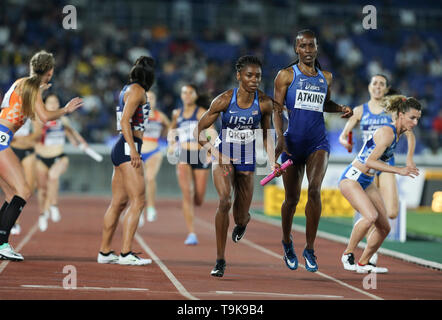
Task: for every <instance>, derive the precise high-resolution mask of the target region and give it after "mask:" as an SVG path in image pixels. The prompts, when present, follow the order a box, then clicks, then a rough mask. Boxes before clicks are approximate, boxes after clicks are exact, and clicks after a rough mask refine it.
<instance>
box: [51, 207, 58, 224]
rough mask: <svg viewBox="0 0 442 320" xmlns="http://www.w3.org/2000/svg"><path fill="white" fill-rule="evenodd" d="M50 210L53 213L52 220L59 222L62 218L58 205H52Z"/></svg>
mask: <svg viewBox="0 0 442 320" xmlns="http://www.w3.org/2000/svg"><path fill="white" fill-rule="evenodd" d="M49 212H50V213H51V220H52V221H53V222H58V221H60V220H61V215H60V211H59V210H58V207H57V206H50V207H49Z"/></svg>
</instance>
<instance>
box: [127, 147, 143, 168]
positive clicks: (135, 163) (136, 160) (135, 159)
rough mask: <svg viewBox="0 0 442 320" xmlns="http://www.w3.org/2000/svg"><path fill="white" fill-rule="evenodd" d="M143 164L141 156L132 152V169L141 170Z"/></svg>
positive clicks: (136, 152)
mask: <svg viewBox="0 0 442 320" xmlns="http://www.w3.org/2000/svg"><path fill="white" fill-rule="evenodd" d="M141 163H142V160H141V156H140V154H139V153H138V151H136V150H131V151H130V164H131V165H132V167H134V168H139V167H140V166H141Z"/></svg>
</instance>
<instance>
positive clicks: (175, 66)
mask: <svg viewBox="0 0 442 320" xmlns="http://www.w3.org/2000/svg"><path fill="white" fill-rule="evenodd" d="M2 1H3V2H2V7H6V6H7V8H8V11H7V13H6V11H5V12H3V11H2V12H0V97H1V96H2V94H4V92H5V90H7V88H8V87H9V86H10V85H11V81H13V79H16V78H18V77H21V76H26V75H27V74H28V72H29V71H28V68H29V66H28V61H29V58H30V56H32V54H33V53H35V52H36V51H38V50H40V49H42V48H45V49H47V50H49V51H52V52H53V53H54V55H55V59H56V63H57V67H56V73H55V75H54V78H53V79H54V80H53V83H54V86H53V89H54V90H56V91H57V94H59V95H60V99H61V100H62V101H64V102H67V101H69V100H70V99H71V98H72V97H74V96H76V95H81V96H83V97H84V98H85V101H86V103H85V107H84V108H83V110H82V111H81V112H79V113H78V114H75V115H71V116H70V117H72V119H73V120H74V123H76V124H77V126H78V128H80V129H81V130H80V131H81V134H82V135H84V136H85V137H87V138H88V139H90V142H98V143H103V142H106V141H111V140H112V139H111V136H112V135H115V134H117V133H116V131H115V114H114V107H115V105H116V103H117V99H118V94H119V90H121V87H122V85H123V84H124V83H127V81H128V79H127V74H128V73H129V70H130V68H131V66H132V64H133V62H134V61H135V59H136V58H137V57H138V56H140V55H151V56H153V57H154V58H155V60H156V82H155V86H156V88H155V90H156V91H157V92H158V102H159V106H160V108H161V109H162V111H164V112H165V113H166V114H167V115H168V116H170V113H171V112H172V110H173V109H174V108H176V107H177V101H179V92H180V90H179V88H180V86H181V83H182V82H183V81H186V82H191V83H196V84H197V85H198V86H199V87H201V88H202V90H203V91H205V92H207V93H209V94H210V95H211V96H212V97H215V96H217V95H218V94H219V93H220V92H223V91H225V90H226V89H227V88H230V87H232V86H236V85H237V82H236V80H235V73H234V72H232V71H234V68H235V66H234V61H235V60H236V59H237V58H238V57H239V56H240V55H243V54H254V55H257V56H259V57H260V58H261V59H262V61H263V79H262V85H261V88H260V89H262V90H263V91H265V92H266V93H268V94H270V95H272V94H273V80H274V77H275V76H276V73H277V71H278V70H279V69H280V68H281V67H283V66H285V65H287V64H288V63H289V62H290V61H294V59H295V58H296V57H295V55H294V54H293V43H291V40H290V39H293V35H294V33H296V31H298V30H301V29H304V28H314V29H315V31H316V32H317V35H318V42H319V51H320V53H319V57H318V60H319V61H320V63H321V65H322V67H323V69H325V70H328V71H331V72H332V73H333V79H334V80H333V85H332V87H331V90H332V97H333V99H334V100H336V101H337V102H338V103H341V104H347V105H350V106H356V105H359V104H361V103H364V102H366V101H367V93H366V92H367V83H366V81H368V80H367V79H369V78H370V76H371V75H373V74H377V73H381V74H385V75H386V76H387V77H388V78H389V79H390V81H391V82H392V85H393V87H396V88H399V90H400V91H401V93H403V94H406V95H407V96H415V97H416V98H418V99H422V100H423V101H424V104H425V107H426V110H425V112H423V116H422V120H421V123H422V126H419V127H418V128H416V130H421V128H422V129H423V130H425V129H427V130H433V131H432V132H433V133H432V134H433V136H434V135H435V134H438V135H439V136H440V131H436V129H434V128H435V127H436V128H440V126H439V125H438V123H439V122H440V116H441V115H440V113H439V114H438V111H439V109H440V103H439V101H440V100H441V99H442V94H441V93H440V92H441V90H442V61H441V54H440V52H441V50H440V46H441V43H442V40H441V39H442V37H441V31H440V30H442V27H441V23H442V19H440V18H441V17H439V19H436V18H435V19H434V23H435V24H434V25H435V26H434V27H431V28H430V27H428V25H429V21H428V19H427V20H425V21H424V23H423V24H422V25H421V27H420V25H419V22H420V21H421V19H422V16H420V15H419V14H416V15H415V21H414V22H413V28H412V29H401V28H400V27H398V26H397V25H400V24H399V22H400V18H401V17H400V16H399V14H398V13H397V12H394V10H393V9H392V8H393V7H391V6H390V8H391V10H393V13H387V12H386V11H385V10H384V11H382V12H383V13H382V14H384V16H385V18H386V19H387V18H388V26H391V28H387V29H388V30H385V27H386V25H387V24H385V25H383V30H382V32H378V31H380V30H372V31H369V32H367V31H366V30H361V29H360V28H357V27H356V25H357V24H359V26H360V21H361V19H360V18H361V13H360V6H359V5H356V6H355V7H354V8H356V7H357V8H356V9H357V10H356V9H355V11H354V12H353V13H354V15H351V14H349V12H350V11H342V12H341V11H340V10H337V9H336V6H329V5H324V6H322V7H320V8H319V7H316V6H318V5H320V3H326V2H325V1H322V2H321V1H319V2H317V1H315V2H314V3H313V4H311V7H310V8H309V10H307V11H308V12H304V11H305V10H306V9H305V8H304V11H302V10H299V12H298V11H297V9H298V7H297V6H295V5H294V3H295V2H293V1H288V0H278V1H277V3H275V2H270V1H262V0H248V1H245V0H229V1H221V0H216V1H215V0H213V1H210V3H206V2H205V1H202V0H167V1H166V0H165V1H154V0H151V1H146V2H142V1H138V0H127V1H122V0H107V1H106V5H105V6H103V5H97V4H95V2H91V3H90V4H89V3H88V5H87V6H86V2H85V1H76V6H79V10H78V12H79V14H81V17H82V19H86V21H88V22H89V21H90V24H89V23H83V24H82V28H81V30H75V31H67V30H64V29H62V28H61V27H60V25H61V21H60V12H61V9H62V7H63V6H64V5H65V4H67V1H65V0H57V1H49V0H41V2H39V5H38V6H37V5H32V6H31V5H30V3H31V2H27V1H17V0H2ZM4 2H6V4H4ZM345 3H346V8H351V7H352V2H351V1H345ZM402 5H404V6H406V5H407V1H404V2H403V3H402V2H401V6H402ZM131 6H133V7H131ZM136 6H140V8H141V7H143V8H147V7H148V8H150V9H151V10H144V11H143V17H144V14H145V17H146V18H145V19H144V20H142V21H138V20H139V19H134V13H136V12H135V11H134V10H135V9H136V8H138V7H136ZM134 8H135V9H134ZM275 10H276V11H275ZM348 10H350V9H348ZM430 10H431V9H430ZM295 11H296V14H294V12H295ZM396 11H397V10H396ZM275 12H285V13H287V15H283V16H277V17H276V18H275V16H274V15H272V14H274V13H275ZM309 12H310V13H311V14H312V12H313V13H314V12H316V15H312V16H309V14H308V13H309ZM379 12H381V10H379ZM292 15H293V16H296V17H297V19H294V20H293V21H294V22H293V25H290V27H289V28H287V21H288V20H289V18H288V17H289V16H290V17H291V16H292ZM319 16H320V19H318V18H317V17H319ZM384 16H383V17H384ZM427 18H428V17H427ZM87 19H90V20H87ZM92 20H93V21H92ZM379 20H381V19H379ZM290 21H291V20H290ZM336 21H340V22H339V23H337V22H336ZM341 22H342V23H341ZM378 22H379V23H380V21H378ZM386 23H387V22H386ZM266 26H267V27H272V28H269V30H267V29H266ZM393 26H395V27H393ZM422 26H424V31H425V32H422V34H425V36H424V35H422V34H418V32H420V31H421V30H419V28H421V29H422V28H423V27H422ZM273 27H274V28H273ZM278 27H279V28H278ZM270 29H272V31H271V30H270ZM196 30H198V32H195V31H196ZM411 30H412V31H411ZM386 34H388V36H386ZM398 48H400V49H398ZM232 57H233V58H232ZM429 76H431V77H432V78H431V80H428V79H429V78H428V77H429ZM427 83H430V84H431V85H429V86H426V84H427ZM438 108H439V109H438ZM438 121H439V122H438ZM327 124H328V125H329V126H330V127H331V128H337V127H340V126H341V123H340V120H339V117H336V116H330V117H328V116H327ZM78 128H77V129H78ZM429 134H430V131H428V134H422V135H420V136H422V137H425V140H423V143H424V144H427V145H428V146H427V148H430V144H431V145H432V147H431V148H432V149H434V147H433V145H434V142H431V141H434V139H429V138H427V137H428V135H429ZM417 136H419V134H417ZM436 140H438V139H436ZM437 148H439V149H440V139H439V140H438V147H436V149H437Z"/></svg>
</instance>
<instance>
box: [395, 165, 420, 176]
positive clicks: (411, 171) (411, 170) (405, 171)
mask: <svg viewBox="0 0 442 320" xmlns="http://www.w3.org/2000/svg"><path fill="white" fill-rule="evenodd" d="M399 174H400V175H401V176H405V177H411V178H413V179H414V177H417V176H418V175H419V169H418V168H416V167H409V166H406V167H403V168H400V169H399Z"/></svg>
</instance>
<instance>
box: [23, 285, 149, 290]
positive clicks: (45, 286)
mask: <svg viewBox="0 0 442 320" xmlns="http://www.w3.org/2000/svg"><path fill="white" fill-rule="evenodd" d="M21 287H23V288H26V289H50V290H54V289H55V290H76V291H77V290H78V291H149V289H147V288H118V287H110V288H103V287H74V288H63V287H62V286H50V285H33V284H23V285H21Z"/></svg>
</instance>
